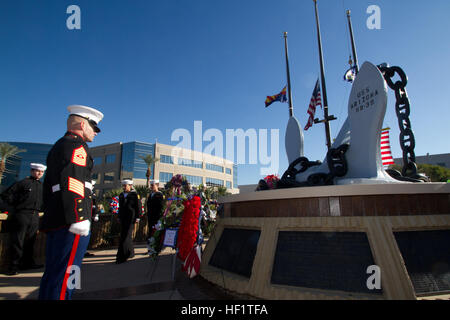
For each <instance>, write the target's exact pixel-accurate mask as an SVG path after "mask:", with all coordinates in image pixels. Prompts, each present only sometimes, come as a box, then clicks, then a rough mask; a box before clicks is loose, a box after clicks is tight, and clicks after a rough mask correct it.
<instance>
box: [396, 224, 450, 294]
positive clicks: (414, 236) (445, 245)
mask: <svg viewBox="0 0 450 320" xmlns="http://www.w3.org/2000/svg"><path fill="white" fill-rule="evenodd" d="M394 236H395V239H396V240H397V245H398V247H399V249H400V252H401V253H402V257H403V261H404V262H405V265H406V269H407V271H408V274H409V277H410V278H411V281H412V283H413V286H414V289H415V291H416V294H426V293H438V292H445V291H447V292H448V291H449V290H450V230H427V231H402V232H394Z"/></svg>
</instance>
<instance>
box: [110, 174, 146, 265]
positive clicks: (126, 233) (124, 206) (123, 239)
mask: <svg viewBox="0 0 450 320" xmlns="http://www.w3.org/2000/svg"><path fill="white" fill-rule="evenodd" d="M122 189H123V192H122V193H121V194H120V195H119V220H120V228H121V229H120V242H119V248H118V249H117V255H116V263H117V264H119V263H124V262H126V261H127V260H128V259H130V258H133V257H134V245H133V230H134V225H135V223H136V221H137V219H138V218H139V216H140V212H141V199H140V197H139V195H138V194H137V192H136V190H134V188H133V181H132V180H130V179H125V180H123V181H122Z"/></svg>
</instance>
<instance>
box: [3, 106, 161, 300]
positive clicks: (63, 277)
mask: <svg viewBox="0 0 450 320" xmlns="http://www.w3.org/2000/svg"><path fill="white" fill-rule="evenodd" d="M68 111H69V116H68V119H67V132H66V133H65V134H64V136H63V137H61V138H60V139H59V140H58V141H57V142H56V143H55V144H54V145H53V147H52V148H51V150H50V151H49V153H48V155H47V161H46V165H43V164H39V163H32V164H31V165H30V176H29V177H27V178H25V179H23V180H21V181H19V182H16V183H15V184H13V185H12V186H10V187H9V188H8V189H7V190H5V191H4V192H3V193H2V194H1V196H0V200H1V203H2V206H5V207H8V211H9V212H10V213H9V215H8V229H9V234H10V255H11V259H10V266H9V268H8V271H7V274H8V275H16V274H18V273H19V272H20V271H21V270H26V269H37V268H43V267H44V268H45V269H44V273H43V276H42V279H41V282H40V288H39V299H40V300H69V299H71V297H72V293H73V288H72V286H69V285H68V280H69V276H70V273H69V270H71V269H72V267H73V266H77V267H80V266H81V263H82V260H83V257H85V256H86V255H89V253H88V252H87V248H88V244H89V240H90V235H91V232H90V231H91V222H92V221H95V220H98V213H99V212H98V209H99V208H98V207H97V205H96V199H95V193H94V192H93V186H94V183H95V182H94V181H92V180H91V176H92V168H93V158H92V156H91V154H90V150H89V147H88V145H87V143H88V142H92V141H93V140H94V138H95V136H96V135H97V134H98V133H99V132H100V128H99V127H98V123H99V122H100V121H101V120H102V119H103V113H101V112H100V111H98V110H96V109H94V108H91V107H86V106H81V105H72V106H69V107H68ZM44 173H45V178H44V181H43V182H41V180H40V179H41V178H42V177H43V175H44ZM150 186H151V194H150V195H149V197H148V199H147V202H146V207H147V214H148V223H149V230H152V226H153V225H154V224H156V223H157V221H158V220H159V219H160V217H161V214H162V209H163V201H164V197H163V195H162V193H161V192H160V191H159V189H158V188H159V181H157V180H153V181H152V182H151V185H150ZM122 189H123V192H122V193H121V194H120V195H119V206H118V218H119V221H120V225H121V231H120V243H119V248H118V250H117V255H116V263H117V264H120V263H124V262H126V261H127V260H128V259H130V258H132V257H133V256H134V248H133V242H132V232H133V228H134V225H135V223H136V222H137V221H138V220H139V217H140V215H141V213H142V204H141V199H140V196H139V195H138V194H137V192H136V190H135V189H134V188H133V181H132V180H131V179H125V180H123V181H122ZM39 212H44V215H43V217H42V221H41V226H40V227H39ZM39 231H40V232H45V234H46V250H45V265H38V264H36V263H35V261H34V260H33V247H34V242H35V239H36V235H37V233H38V232H39Z"/></svg>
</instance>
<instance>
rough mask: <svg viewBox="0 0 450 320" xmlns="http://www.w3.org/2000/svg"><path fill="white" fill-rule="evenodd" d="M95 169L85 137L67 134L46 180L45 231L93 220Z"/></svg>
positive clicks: (50, 157)
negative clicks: (92, 178) (93, 172)
mask: <svg viewBox="0 0 450 320" xmlns="http://www.w3.org/2000/svg"><path fill="white" fill-rule="evenodd" d="M92 167H93V159H92V156H91V155H90V151H89V148H88V146H87V144H86V142H85V141H84V140H83V138H82V137H81V136H79V135H77V134H75V133H73V132H67V133H66V134H65V135H64V136H63V137H62V138H61V139H59V140H58V141H57V142H56V143H55V144H54V146H53V147H52V149H51V150H50V151H49V153H48V156H47V172H46V176H45V180H44V217H43V221H42V229H43V230H44V231H49V230H54V229H59V228H61V227H66V226H70V225H71V224H72V223H76V222H81V221H85V220H91V210H92V191H91V189H92V187H90V188H89V186H90V182H91V174H92ZM86 182H88V183H89V184H88V185H86Z"/></svg>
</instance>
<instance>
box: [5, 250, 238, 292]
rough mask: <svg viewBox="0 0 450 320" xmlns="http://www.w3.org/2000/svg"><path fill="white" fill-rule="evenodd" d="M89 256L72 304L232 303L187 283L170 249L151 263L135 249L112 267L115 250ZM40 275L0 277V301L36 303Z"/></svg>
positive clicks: (201, 284)
mask: <svg viewBox="0 0 450 320" xmlns="http://www.w3.org/2000/svg"><path fill="white" fill-rule="evenodd" d="M89 252H91V253H93V254H94V256H91V257H86V258H84V260H83V264H82V267H81V289H79V290H76V291H75V292H74V295H73V300H115V299H121V300H122V299H123V300H126V299H133V300H142V299H146V300H211V299H214V300H217V299H220V300H222V299H233V297H232V296H229V295H227V293H225V292H223V291H222V290H221V289H219V288H218V287H216V286H214V285H212V284H210V283H208V282H207V281H206V280H204V279H203V278H201V277H199V276H197V277H195V278H193V279H189V278H188V277H187V275H186V274H185V273H183V272H182V271H181V262H180V260H179V259H174V256H175V250H173V249H171V248H165V249H164V250H163V251H162V252H161V254H160V256H159V257H158V259H157V260H155V261H152V260H150V258H149V257H148V255H147V248H146V246H145V245H143V244H141V245H136V246H135V257H134V258H132V259H130V260H129V261H127V262H126V263H122V264H115V256H116V252H117V249H108V250H89ZM174 263H175V265H174ZM174 266H175V269H173V267H174ZM174 270H175V272H173V271H174ZM43 272H44V269H43V268H42V269H38V270H32V271H23V272H21V273H19V274H18V275H15V276H7V275H4V274H0V300H21V299H28V300H29V299H31V300H34V299H37V297H38V292H39V283H40V280H41V277H42V273H43Z"/></svg>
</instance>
